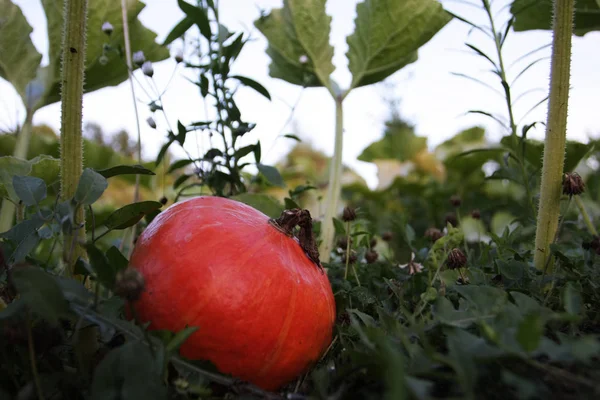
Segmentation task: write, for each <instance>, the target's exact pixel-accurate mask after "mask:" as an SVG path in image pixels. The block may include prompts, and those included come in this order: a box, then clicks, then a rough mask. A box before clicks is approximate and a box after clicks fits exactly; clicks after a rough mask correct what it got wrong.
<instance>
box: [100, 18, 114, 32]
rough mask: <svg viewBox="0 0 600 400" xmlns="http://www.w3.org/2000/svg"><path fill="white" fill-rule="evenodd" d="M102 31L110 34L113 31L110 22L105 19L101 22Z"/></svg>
mask: <svg viewBox="0 0 600 400" xmlns="http://www.w3.org/2000/svg"><path fill="white" fill-rule="evenodd" d="M102 32H104V33H105V34H106V35H108V36H110V35H111V34H112V33H113V26H112V24H111V23H110V22H108V21H106V22H104V23H103V24H102Z"/></svg>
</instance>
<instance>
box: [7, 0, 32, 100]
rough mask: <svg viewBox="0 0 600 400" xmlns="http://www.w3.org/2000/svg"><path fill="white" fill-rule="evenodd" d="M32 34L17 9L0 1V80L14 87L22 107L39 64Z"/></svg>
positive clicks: (8, 2) (9, 1)
mask: <svg viewBox="0 0 600 400" xmlns="http://www.w3.org/2000/svg"><path fill="white" fill-rule="evenodd" d="M32 31H33V29H32V28H31V26H30V25H29V23H28V22H27V19H25V16H24V15H23V13H22V12H21V9H20V8H19V7H18V6H16V5H15V4H13V3H12V2H11V0H0V77H2V78H4V79H6V80H7V81H9V82H10V83H11V84H12V85H13V86H14V88H15V89H16V91H17V93H19V95H20V96H21V98H22V99H23V103H25V104H26V100H25V99H26V97H27V96H26V95H27V93H26V90H27V85H28V84H29V82H31V81H32V80H33V79H34V78H35V76H36V71H37V68H38V66H39V65H40V62H41V61H42V55H41V54H40V53H39V52H38V51H37V50H36V48H35V46H34V45H33V42H32V41H31V38H30V37H29V35H30V34H31V32H32Z"/></svg>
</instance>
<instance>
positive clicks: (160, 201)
mask: <svg viewBox="0 0 600 400" xmlns="http://www.w3.org/2000/svg"><path fill="white" fill-rule="evenodd" d="M167 201H168V200H167V198H166V197H165V196H163V197H161V198H160V200H159V203H160V204H162V205H163V206H164V205H165V204H167Z"/></svg>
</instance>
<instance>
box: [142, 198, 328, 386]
mask: <svg viewBox="0 0 600 400" xmlns="http://www.w3.org/2000/svg"><path fill="white" fill-rule="evenodd" d="M130 265H131V266H132V267H134V268H136V269H138V270H139V271H140V272H141V273H142V275H143V276H144V279H145V283H146V289H145V291H144V293H143V294H142V296H141V297H140V299H139V300H138V301H137V302H136V303H135V308H136V311H137V313H138V315H139V317H140V319H141V320H142V321H148V322H150V326H149V328H150V329H168V330H171V331H179V330H181V329H183V328H185V327H186V326H197V327H198V328H199V329H198V330H197V331H196V332H195V333H194V334H193V335H192V336H191V337H190V338H189V339H188V340H187V341H186V342H185V343H184V344H183V345H182V347H181V349H180V352H181V355H182V356H184V357H186V358H189V359H202V360H209V361H211V362H212V363H213V364H214V365H215V366H216V367H217V368H218V369H219V370H220V371H221V372H222V373H226V374H231V375H233V376H235V377H238V378H240V379H243V380H246V381H249V382H252V383H254V384H256V385H258V386H260V387H262V388H264V389H267V390H275V389H278V388H280V387H281V386H283V385H285V384H286V383H289V382H291V381H292V380H294V379H295V378H296V377H298V376H299V375H300V374H302V373H304V372H306V371H307V370H308V369H309V368H310V367H311V366H312V365H313V364H314V363H315V362H316V361H318V360H319V358H320V357H321V356H322V355H323V353H324V351H325V350H326V348H327V347H328V345H329V344H330V342H331V338H332V331H333V324H334V320H335V302H334V297H333V293H332V290H331V285H330V283H329V280H328V278H327V274H326V273H324V271H323V270H322V269H321V268H320V266H317V265H316V264H315V263H314V262H313V261H311V259H310V258H309V257H308V256H307V254H306V253H305V252H304V250H303V249H302V248H301V246H300V244H299V242H298V240H297V239H296V238H294V237H291V236H288V235H286V234H285V233H283V232H281V231H280V230H278V229H277V228H275V227H274V226H273V225H272V224H270V223H269V217H267V216H266V215H265V214H263V213H261V212H260V211H258V210H256V209H254V208H252V207H250V206H248V205H246V204H243V203H240V202H237V201H234V200H230V199H225V198H220V197H211V196H201V197H196V198H192V199H189V200H186V201H182V202H179V203H176V204H174V205H172V206H170V207H169V208H167V209H166V210H164V211H163V212H162V213H160V214H159V215H158V216H157V217H156V218H155V219H154V220H153V221H152V223H150V224H149V226H148V227H147V228H146V229H145V230H144V232H143V233H142V234H141V235H140V237H139V238H138V240H137V242H136V245H135V249H134V251H133V254H132V256H131V260H130Z"/></svg>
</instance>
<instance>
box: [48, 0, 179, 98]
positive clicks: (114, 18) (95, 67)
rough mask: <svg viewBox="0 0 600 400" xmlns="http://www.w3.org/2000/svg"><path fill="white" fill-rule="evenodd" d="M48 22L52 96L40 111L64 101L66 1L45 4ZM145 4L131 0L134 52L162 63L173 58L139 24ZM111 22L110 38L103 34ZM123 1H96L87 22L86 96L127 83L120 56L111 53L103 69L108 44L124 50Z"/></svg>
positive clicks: (125, 71) (129, 0)
mask: <svg viewBox="0 0 600 400" xmlns="http://www.w3.org/2000/svg"><path fill="white" fill-rule="evenodd" d="M42 4H43V6H44V11H45V12H46V17H47V20H48V39H49V43H50V51H49V56H50V64H49V65H48V66H47V67H45V68H44V69H45V70H46V71H45V73H47V74H48V78H47V79H48V81H47V82H48V83H49V85H50V89H49V92H48V93H47V96H46V98H45V99H44V102H43V104H41V105H40V107H42V106H44V105H47V104H52V103H54V102H57V101H59V100H60V79H59V78H60V58H61V35H62V25H63V4H64V1H63V0H42ZM144 7H145V5H144V3H142V2H140V1H138V0H127V16H128V19H129V36H130V38H131V45H132V49H131V51H133V52H135V51H140V50H141V51H143V52H144V55H145V57H146V60H150V61H161V60H164V59H166V58H168V57H169V51H168V50H167V48H166V47H163V46H161V45H159V44H158V43H156V42H155V38H156V36H157V35H156V34H155V33H154V32H152V31H151V30H149V29H148V28H146V27H144V25H142V23H141V22H140V21H139V20H138V18H137V17H138V15H139V13H140V12H141V11H142V10H143V9H144ZM106 21H108V22H110V23H111V24H112V25H113V27H114V31H113V33H112V35H111V36H110V38H109V37H107V36H106V34H104V32H102V24H103V23H104V22H106ZM122 21H123V20H122V12H121V1H120V0H96V1H92V2H90V3H89V7H88V21H87V45H86V46H87V47H86V61H85V65H86V71H85V84H84V92H85V93H88V92H92V91H94V90H98V89H101V88H103V87H105V86H113V85H118V84H119V83H121V82H123V81H124V80H125V79H127V67H126V66H125V63H124V60H123V59H121V58H120V57H119V56H118V55H117V54H115V53H110V54H109V61H108V63H107V64H106V65H101V64H100V62H99V60H100V56H102V48H103V45H104V43H108V44H110V45H111V46H113V47H115V48H123V47H124V40H125V39H124V36H123V22H122Z"/></svg>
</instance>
